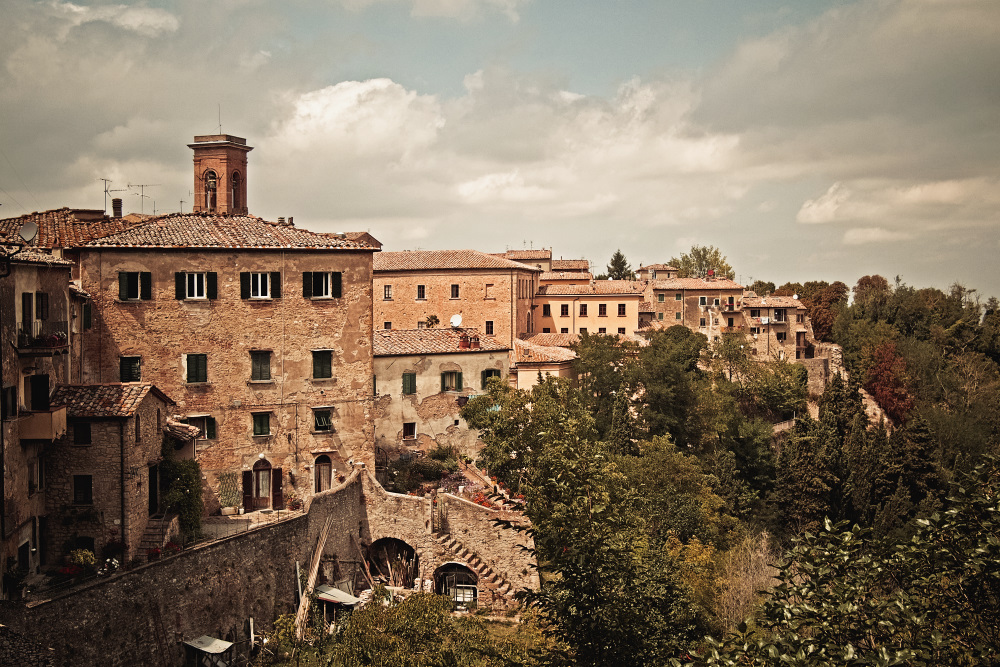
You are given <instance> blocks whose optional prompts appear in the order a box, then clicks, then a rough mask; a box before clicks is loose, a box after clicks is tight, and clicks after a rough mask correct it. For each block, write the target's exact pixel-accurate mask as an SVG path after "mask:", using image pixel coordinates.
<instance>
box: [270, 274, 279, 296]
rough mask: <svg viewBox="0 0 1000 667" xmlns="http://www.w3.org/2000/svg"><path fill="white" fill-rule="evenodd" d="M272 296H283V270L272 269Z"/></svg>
mask: <svg viewBox="0 0 1000 667" xmlns="http://www.w3.org/2000/svg"><path fill="white" fill-rule="evenodd" d="M270 287H271V298H272V299H280V298H281V271H271V285H270Z"/></svg>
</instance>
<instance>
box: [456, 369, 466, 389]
mask: <svg viewBox="0 0 1000 667" xmlns="http://www.w3.org/2000/svg"><path fill="white" fill-rule="evenodd" d="M463 386H464V385H463V384H462V374H461V373H455V391H462V387H463Z"/></svg>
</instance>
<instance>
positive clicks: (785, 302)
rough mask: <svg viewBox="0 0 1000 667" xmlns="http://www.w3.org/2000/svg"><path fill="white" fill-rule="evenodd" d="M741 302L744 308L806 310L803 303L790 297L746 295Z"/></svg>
mask: <svg viewBox="0 0 1000 667" xmlns="http://www.w3.org/2000/svg"><path fill="white" fill-rule="evenodd" d="M741 301H742V304H743V307H744V308H797V309H798V308H801V309H802V310H805V308H806V307H805V306H804V305H802V302H801V301H799V300H798V299H793V298H792V297H790V296H764V297H748V296H746V295H744V296H743V299H742V300H741Z"/></svg>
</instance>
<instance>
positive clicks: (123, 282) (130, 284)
mask: <svg viewBox="0 0 1000 667" xmlns="http://www.w3.org/2000/svg"><path fill="white" fill-rule="evenodd" d="M152 298H153V274H151V273H149V272H148V271H119V272H118V300H119V301H149V300H150V299H152Z"/></svg>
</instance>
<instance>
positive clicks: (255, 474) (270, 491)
mask: <svg viewBox="0 0 1000 667" xmlns="http://www.w3.org/2000/svg"><path fill="white" fill-rule="evenodd" d="M284 504H285V501H284V496H283V495H282V492H281V468H272V467H271V463H270V462H269V461H268V460H267V459H258V460H257V461H255V462H254V464H253V470H244V471H243V509H244V510H246V511H247V512H252V511H254V510H266V509H270V508H274V509H281V508H282V507H283V506H284Z"/></svg>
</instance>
